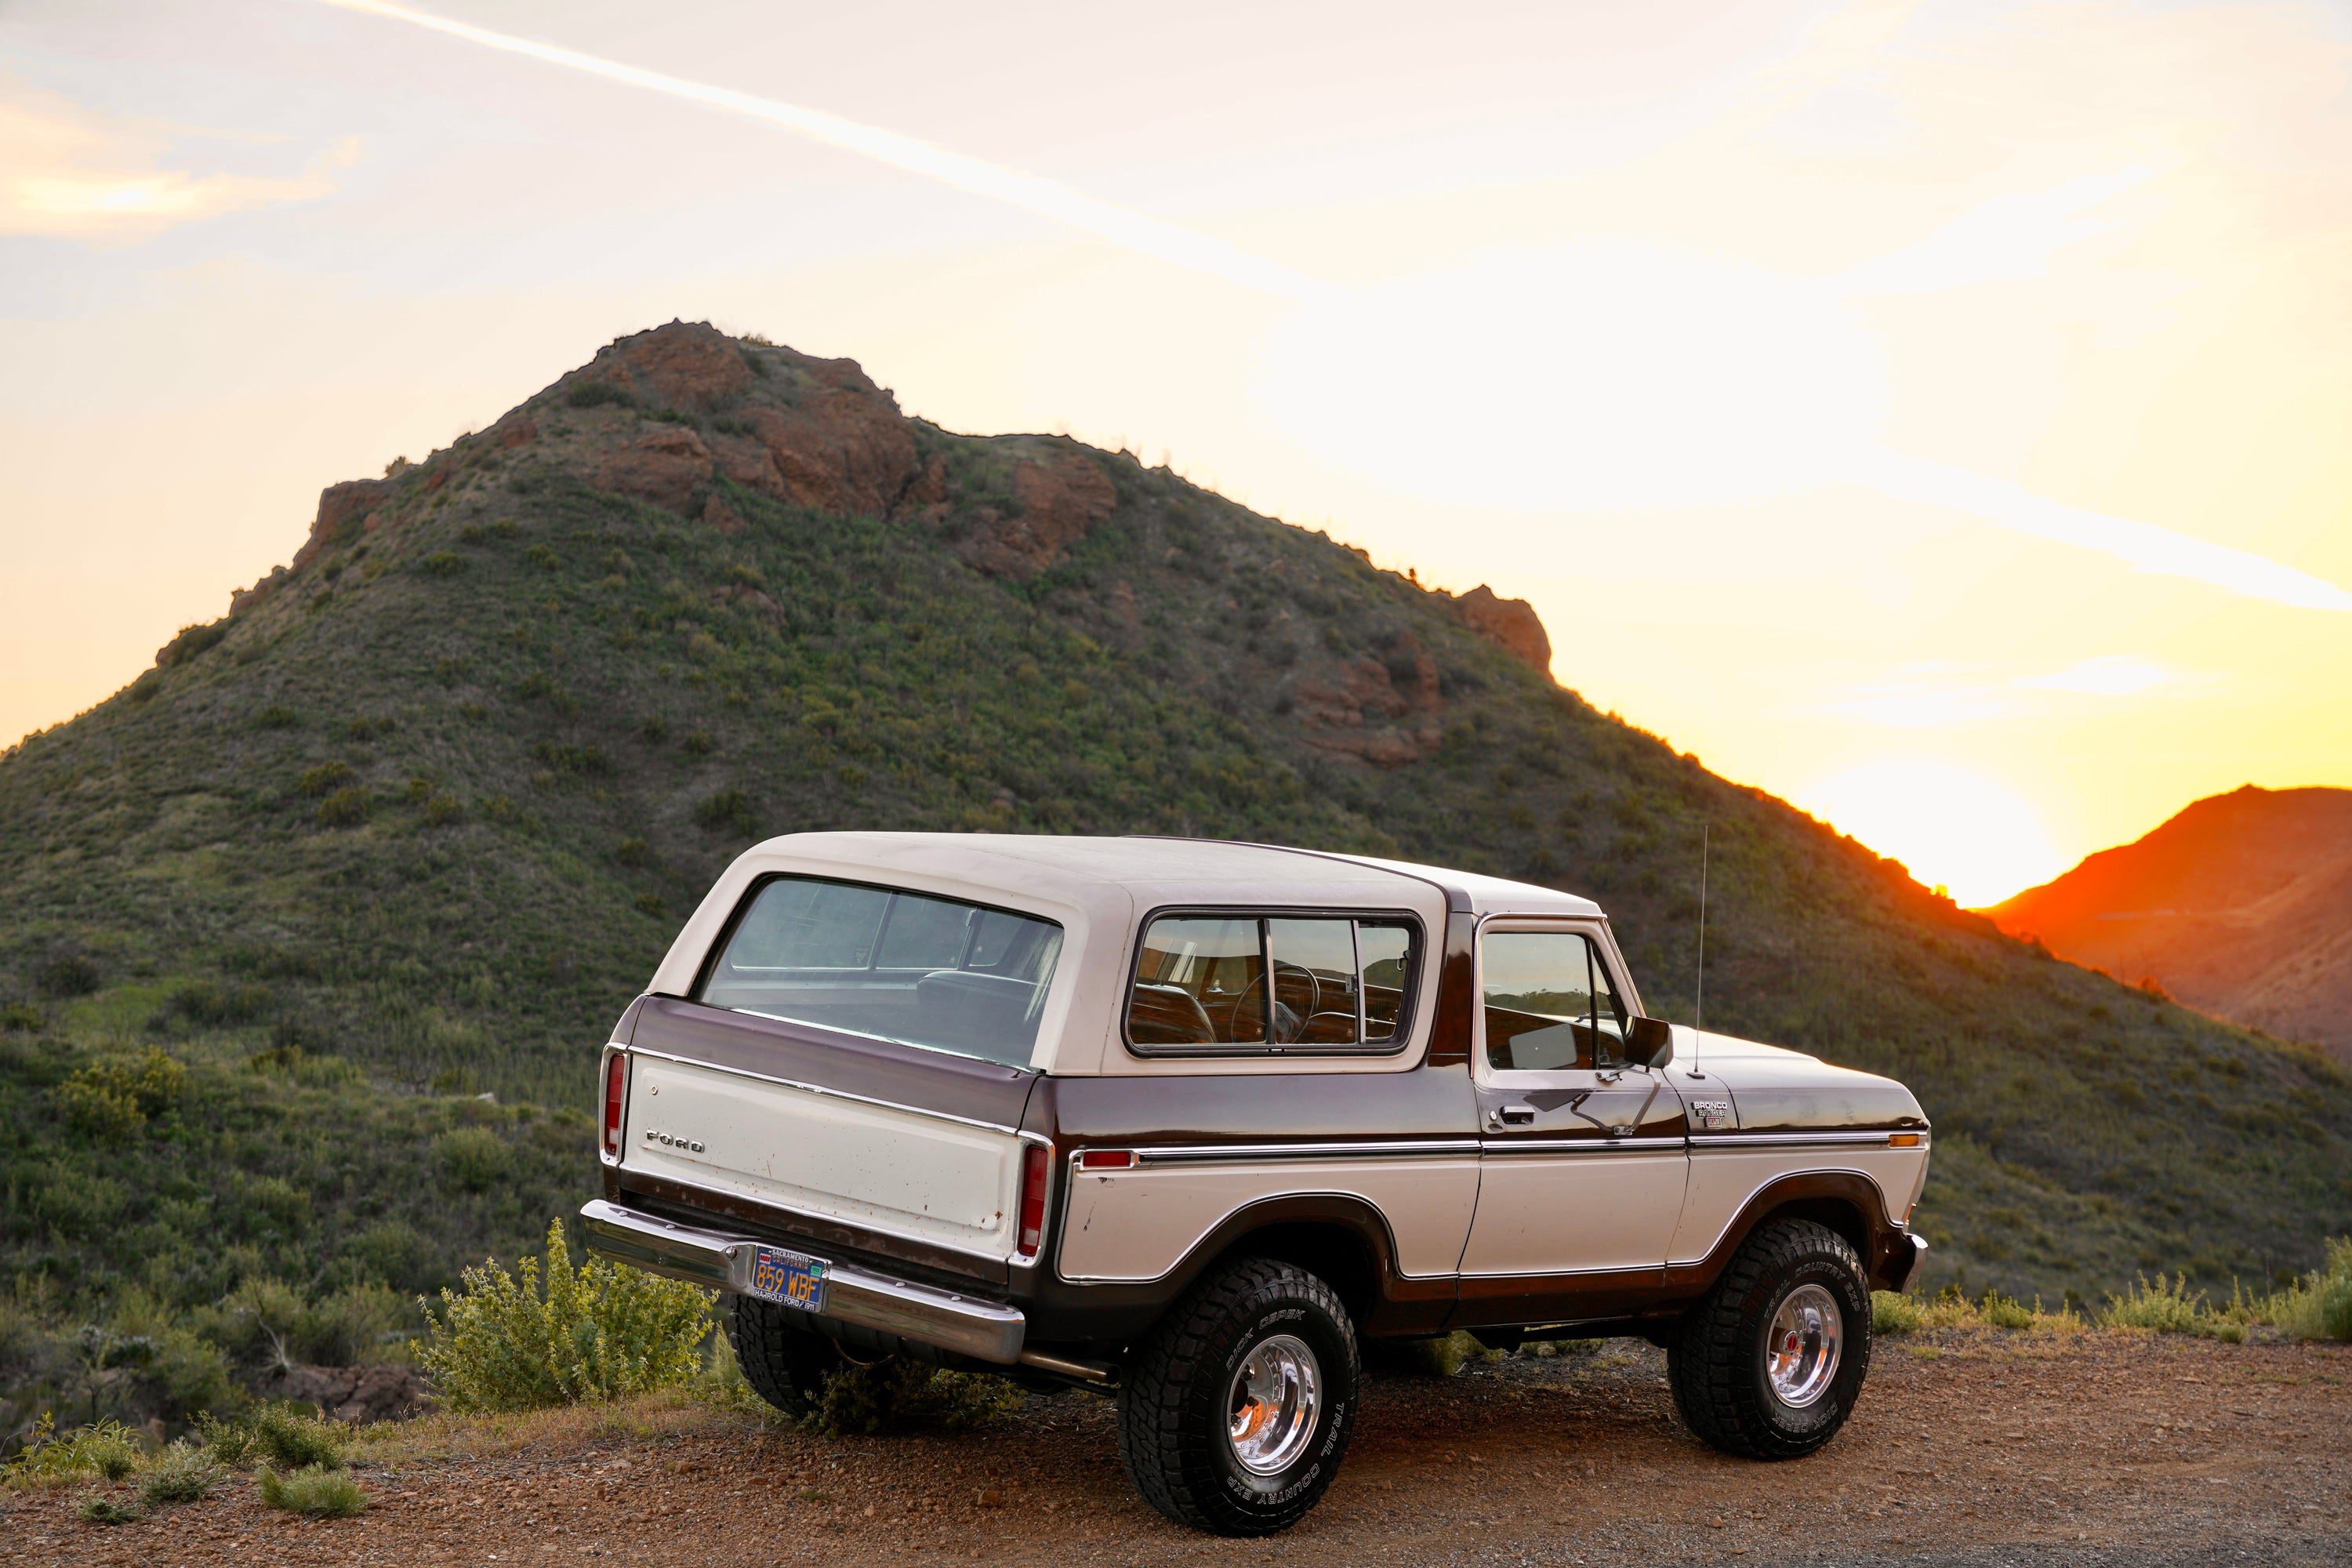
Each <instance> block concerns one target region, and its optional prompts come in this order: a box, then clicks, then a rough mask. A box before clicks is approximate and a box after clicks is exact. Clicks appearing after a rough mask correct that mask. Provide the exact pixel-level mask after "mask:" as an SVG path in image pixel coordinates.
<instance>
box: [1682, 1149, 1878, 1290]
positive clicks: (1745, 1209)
mask: <svg viewBox="0 0 2352 1568" xmlns="http://www.w3.org/2000/svg"><path fill="white" fill-rule="evenodd" d="M1783 1209H1788V1210H1792V1211H1793V1212H1794V1213H1795V1214H1797V1215H1800V1216H1801V1217H1803V1218H1806V1219H1811V1220H1818V1221H1819V1222H1820V1223H1822V1224H1823V1225H1826V1226H1829V1227H1830V1228H1831V1229H1832V1230H1833V1231H1836V1232H1837V1233H1838V1234H1839V1235H1841V1236H1843V1237H1845V1239H1846V1240H1847V1241H1848V1242H1849V1243H1851V1244H1852V1245H1853V1250H1854V1253H1855V1255H1856V1256H1857V1257H1859V1258H1861V1259H1862V1267H1863V1271H1864V1274H1865V1275H1867V1276H1868V1277H1869V1280H1870V1287H1871V1289H1874V1290H1889V1289H1900V1288H1901V1284H1902V1281H1903V1280H1904V1279H1905V1278H1906V1276H1907V1275H1908V1274H1909V1272H1910V1267H1911V1259H1912V1255H1913V1254H1912V1247H1911V1237H1910V1235H1909V1233H1908V1232H1906V1230H1905V1229H1904V1228H1903V1226H1902V1225H1901V1224H1900V1223H1898V1222H1897V1221H1896V1220H1895V1218H1894V1216H1893V1215H1889V1214H1888V1213H1887V1212H1886V1204H1885V1198H1884V1196H1883V1195H1882V1194H1880V1192H1879V1187H1878V1184H1877V1183H1876V1182H1874V1181H1873V1180H1871V1179H1870V1177H1868V1176H1866V1175H1864V1173H1862V1172H1860V1171H1798V1172H1793V1173H1790V1174H1788V1175H1785V1176H1776V1177H1774V1178H1773V1179H1772V1180H1771V1181H1769V1182H1768V1183H1766V1184H1764V1185H1763V1186H1762V1187H1759V1189H1757V1191H1756V1192H1755V1194H1753V1195H1752V1196H1750V1197H1749V1198H1748V1202H1747V1203H1746V1205H1743V1206H1742V1207H1741V1208H1740V1211H1739V1213H1738V1215H1735V1216H1733V1218H1732V1221H1731V1223H1730V1224H1729V1225H1727V1226H1724V1229H1723V1234H1722V1235H1721V1236H1719V1237H1717V1238H1716V1242H1715V1245H1714V1247H1711V1248H1709V1249H1708V1251H1707V1254H1706V1257H1705V1258H1699V1259H1697V1260H1696V1261H1693V1262H1682V1263H1677V1262H1673V1261H1669V1262H1668V1263H1667V1265H1666V1275H1665V1289H1664V1294H1665V1295H1666V1296H1667V1297H1669V1298H1675V1299H1681V1300H1689V1299H1692V1298H1696V1297H1698V1296H1701V1295H1704V1294H1705V1293H1706V1289H1707V1288H1708V1287H1709V1286H1711V1285H1713V1284H1714V1283H1715V1281H1716V1279H1717V1276H1718V1275H1720V1274H1721V1273H1722V1272H1723V1271H1724V1269H1725V1268H1727V1266H1729V1264H1730V1262H1731V1258H1732V1255H1733V1254H1734V1253H1736V1252H1738V1250H1739V1248H1740V1247H1741V1246H1742V1245H1744V1244H1745V1243H1746V1242H1747V1240H1748V1236H1749V1235H1750V1234H1751V1233H1752V1232H1753V1231H1754V1230H1755V1229H1756V1227H1757V1226H1759V1225H1761V1224H1763V1223H1764V1221H1765V1220H1766V1219H1767V1218H1769V1217H1770V1216H1771V1215H1773V1214H1775V1213H1777V1212H1779V1211H1780V1210H1783Z"/></svg>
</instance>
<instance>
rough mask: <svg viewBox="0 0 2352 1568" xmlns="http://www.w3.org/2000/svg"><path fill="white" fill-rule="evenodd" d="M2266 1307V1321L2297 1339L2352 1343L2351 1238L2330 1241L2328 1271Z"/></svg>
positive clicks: (2307, 1277)
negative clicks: (2273, 1323)
mask: <svg viewBox="0 0 2352 1568" xmlns="http://www.w3.org/2000/svg"><path fill="white" fill-rule="evenodd" d="M2263 1305H2264V1307H2265V1308H2266V1309H2267V1310H2266V1311H2265V1312H2264V1313H2263V1318H2264V1319H2266V1320H2267V1321H2272V1322H2275V1323H2276V1324H2277V1325H2278V1326H2279V1327H2280V1328H2283V1329H2284V1330H2285V1331H2287V1332H2288V1333H2291V1334H2293V1335H2294V1336H2295V1337H2296V1338H2297V1339H2304V1340H2347V1341H2352V1238H2344V1237H2337V1238H2331V1239H2330V1240H2329V1241H2328V1243H2327V1263H2326V1267H2325V1268H2320V1269H2317V1270H2315V1272H2313V1273H2311V1274H2307V1275H2305V1277H2304V1278H2303V1279H2302V1280H2301V1281H2300V1282H2298V1283H2297V1284H2296V1285H2294V1287H2293V1288H2292V1289H2286V1290H2283V1291H2281V1292H2279V1294H2277V1295H2276V1296H2273V1297H2272V1298H2271V1299H2270V1300H2269V1301H2267V1302H2265V1303H2264V1304H2263Z"/></svg>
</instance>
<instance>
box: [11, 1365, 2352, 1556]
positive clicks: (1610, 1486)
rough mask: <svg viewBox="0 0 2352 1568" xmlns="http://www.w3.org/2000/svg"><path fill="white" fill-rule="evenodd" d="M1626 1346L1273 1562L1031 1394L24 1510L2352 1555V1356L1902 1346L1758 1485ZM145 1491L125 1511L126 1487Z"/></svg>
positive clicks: (1383, 1436)
mask: <svg viewBox="0 0 2352 1568" xmlns="http://www.w3.org/2000/svg"><path fill="white" fill-rule="evenodd" d="M1664 1372H1665V1366H1664V1358H1663V1357H1662V1356H1661V1355H1660V1354H1659V1353H1658V1352H1655V1351H1654V1350H1652V1349H1650V1348H1649V1347H1648V1346H1646V1345H1642V1344H1639V1343H1637V1342H1626V1341H1612V1342H1610V1343H1609V1344H1608V1345H1607V1346H1606V1347H1604V1348H1603V1350H1602V1351H1601V1353H1599V1354H1597V1355H1591V1356H1565V1357H1558V1358H1546V1359H1538V1358H1536V1357H1533V1356H1527V1355H1522V1356H1517V1357H1512V1358H1508V1359H1506V1360H1503V1361H1500V1362H1497V1363H1492V1364H1489V1365H1487V1366H1485V1367H1482V1368H1479V1369H1476V1370H1475V1371H1473V1372H1470V1373H1465V1374H1464V1375H1462V1376H1460V1377H1456V1378H1453V1379H1450V1380H1445V1381H1438V1380H1434V1379H1428V1378H1414V1377H1407V1376H1401V1375H1381V1376H1379V1377H1377V1378H1375V1379H1374V1381H1373V1382H1372V1383H1371V1384H1370V1387H1369V1389H1368V1391H1367V1396H1366V1399H1365V1403H1364V1408H1363V1415H1362V1418H1361V1421H1360V1425H1359V1426H1358V1428H1357V1434H1356V1437H1355V1443H1354V1447H1353V1448H1352V1449H1351V1451H1350V1452H1349V1456H1348V1459H1347V1462H1346V1465H1345V1468H1343V1469H1342V1471H1341V1473H1340V1477H1339V1481H1338V1483H1337V1484H1336V1485H1335V1486H1334V1487H1333V1488H1332V1489H1331V1491H1330V1493H1329V1494H1328V1496H1327V1497H1326V1498H1325V1500H1324V1501H1323V1505H1322V1506H1321V1507H1320V1508H1319V1509H1318V1510H1316V1512H1315V1513H1314V1514H1313V1515H1311V1516H1310V1517H1309V1518H1308V1519H1307V1521H1306V1522H1305V1523H1304V1524H1302V1525H1300V1526H1299V1527H1298V1528H1297V1529H1296V1530H1294V1531H1290V1532H1289V1533H1288V1534H1286V1535H1284V1536H1280V1537H1276V1538H1275V1539H1273V1540H1271V1541H1265V1542H1225V1541H1218V1540H1214V1539H1213V1538H1210V1537H1206V1536H1202V1535H1196V1534H1193V1533H1192V1532H1191V1531H1185V1530H1182V1529H1180V1528H1178V1527H1177V1526H1175V1525H1172V1524H1170V1523H1169V1522H1168V1521H1165V1520H1162V1519H1161V1518H1160V1516H1159V1515H1157V1514H1155V1513H1153V1512H1151V1511H1150V1510H1149V1509H1147V1508H1145V1507H1144V1506H1143V1505H1142V1504H1141V1503H1139V1501H1137V1500H1135V1498H1134V1496H1133V1495H1132V1494H1131V1493H1130V1492H1129V1489H1128V1487H1127V1483H1126V1480H1125V1478H1124V1477H1123V1476H1122V1475H1121V1473H1120V1471H1119V1467H1118V1450H1117V1447H1116V1444H1115V1442H1114V1439H1113V1433H1112V1410H1111V1406H1110V1405H1109V1404H1108V1402H1106V1401H1103V1400H1100V1399H1091V1398H1086V1397H1080V1396H1064V1397H1057V1398H1050V1399H1034V1400H1032V1401H1030V1402H1029V1404H1028V1405H1027V1406H1026V1407H1025V1408H1024V1410H1023V1411H1022V1412H1021V1413H1020V1414H1019V1415H1016V1416H1014V1417H1013V1418H1011V1419H1009V1420H1007V1421H1005V1422H1003V1424H1001V1425H999V1426H995V1427H992V1428H991V1429H989V1430H988V1431H986V1432H983V1433H979V1434H970V1435H965V1436H946V1435H926V1436H896V1437H886V1438H856V1439H846V1440H841V1441H830V1442H828V1441H824V1440H820V1439H817V1438H814V1437H810V1436H804V1435H802V1434H800V1433H798V1432H793V1431H772V1430H762V1429H761V1428H760V1427H759V1426H758V1425H757V1424H756V1423H754V1422H752V1421H751V1420H749V1419H748V1418H746V1417H743V1416H741V1415H734V1414H728V1413H717V1412H711V1411H707V1410H705V1409H703V1408H702V1407H700V1406H697V1405H691V1404H689V1403H687V1402H683V1401H660V1400H656V1401H647V1402H642V1403H640V1404H639V1405H635V1406H630V1407H625V1408H624V1409H621V1410H617V1411H613V1412H604V1413H594V1412H586V1411H567V1412H557V1413H551V1414H549V1415H543V1416H537V1417H530V1418H525V1419H520V1420H518V1421H513V1422H509V1423H492V1424H482V1423H473V1424H462V1423H456V1422H450V1421H446V1420H440V1419H436V1420H429V1421H426V1422H421V1423H417V1424H415V1426H414V1427H412V1428H410V1429H408V1430H407V1431H406V1432H404V1434H403V1435H402V1436H399V1437H398V1438H396V1439H394V1440H391V1441H389V1442H380V1443H377V1444H373V1445H370V1446H369V1447H368V1449H367V1455H368V1457H367V1458H363V1459H362V1465H361V1468H360V1472H359V1473H360V1477H361V1479H362V1481H363V1482H364V1483H365V1484H366V1485H367V1487H368V1488H369V1489H370V1491H371V1492H372V1493H373V1497H374V1499H375V1500H374V1503H373V1506H372V1507H371V1508H370V1510H368V1512H367V1513H366V1514H364V1515H363V1516H362V1517H360V1518H358V1519H354V1520H347V1521H322V1522H306V1521H297V1520H293V1519H289V1518H288V1517H287V1516H285V1515H283V1514H277V1513H272V1512H271V1511H270V1510H267V1509H265V1508H263V1507H261V1506H260V1504H259V1503H258V1501H257V1499H256V1498H255V1496H254V1491H253V1487H252V1485H251V1483H250V1482H249V1481H247V1480H245V1479H239V1480H237V1481H236V1482H234V1483H233V1484H232V1485H231V1486H229V1487H228V1488H227V1489H225V1491H224V1493H223V1495H222V1496H220V1497H218V1498H215V1499H214V1500H209V1501H206V1502H202V1503H195V1504H190V1505H187V1506H185V1507H181V1508H173V1509H167V1510H162V1511H161V1512H159V1513H158V1514H156V1515H155V1516H153V1517H152V1518H150V1519H148V1520H146V1521H142V1522H140V1523H136V1524H129V1525H121V1526H116V1527H111V1528H110V1527H107V1526H103V1525H98V1524H91V1523H86V1522H84V1521H81V1520H80V1519H79V1518H78V1517H76V1515H75V1513H74V1503H75V1501H76V1500H77V1499H78V1497H79V1495H80V1494H79V1492H77V1491H71V1490H67V1491H56V1492H47V1493H21V1492H20V1493H13V1494H0V1540H5V1542H7V1543H8V1551H7V1552H6V1554H5V1555H6V1556H7V1557H8V1559H9V1560H10V1561H12V1562H16V1563H68V1562H70V1563H75V1564H100V1563H113V1564H122V1565H124V1568H130V1565H132V1564H136V1565H137V1568H175V1565H178V1564H199V1563H202V1564H214V1563H268V1564H271V1565H273V1568H275V1565H277V1564H281V1563H282V1564H294V1563H386V1564H406V1563H418V1564H424V1563H432V1564H441V1563H452V1564H469V1565H470V1564H483V1565H487V1564H491V1563H495V1564H498V1565H499V1568H508V1565H509V1564H517V1565H520V1564H537V1563H591V1564H593V1563H602V1562H604V1561H605V1560H608V1559H620V1560H624V1561H626V1562H628V1563H677V1564H688V1563H697V1564H699V1563H709V1564H724V1565H728V1568H734V1565H738V1564H741V1565H766V1564H778V1563H844V1564H848V1563H856V1564H859V1565H863V1564H867V1563H938V1562H941V1561H975V1560H976V1561H980V1562H984V1563H1056V1564H1060V1563H1139V1564H1161V1563H1167V1564H1187V1563H1202V1564H1211V1563H1214V1564H1225V1563H1236V1562H1239V1563H1265V1564H1279V1565H1282V1568H1294V1565H1296V1568H1305V1565H1307V1564H1321V1563H1332V1564H1355V1563H1389V1562H1394V1563H1410V1564H1413V1565H1414V1568H1421V1565H1423V1564H1444V1563H1463V1564H1473V1563H1475V1564H1489V1563H1492V1564H1518V1563H1530V1564H1534V1563H1541V1564H1547V1565H1550V1564H1594V1565H1598V1564H1616V1563H1627V1564H1641V1565H1643V1568H1651V1565H1654V1564H1664V1563H1737V1564H1740V1565H1741V1568H1748V1565H1751V1564H1752V1565H1757V1568H1764V1565H1781V1564H1785V1565H1789V1568H1797V1565H1800V1564H1829V1563H1839V1564H1863V1563H1868V1564H1879V1563H1886V1564H1894V1563H1901V1564H1904V1565H1905V1568H2078V1565H2079V1568H2093V1565H2096V1568H2147V1565H2161V1568H2172V1565H2176V1564H2207V1563H2214V1564H2225V1563H2227V1564H2234V1563H2282V1564H2286V1563H2292V1564H2317V1563H2332V1564H2341V1563H2352V1350H2347V1349H2345V1348H2341V1347H2329V1348H2320V1347H2313V1346H2289V1345H2224V1344H2217V1343H2212V1342H2199V1341H2191V1340H2184V1339H2178V1338H2171V1337H2154V1336H2147V1335H2139V1334H2122V1333H2085V1334H2079V1335H2074V1336H2048V1335H2032V1334H2024V1333H2018V1334H2007V1333H2000V1332H1992V1331H1987V1332H1979V1333H1972V1334H1944V1335H1923V1336H1917V1337H1914V1338H1908V1339H1903V1340H1892V1341H1882V1342H1880V1343H1879V1345H1878V1347H1877V1356H1876V1364H1875V1365H1874V1367H1873V1369H1872V1372H1871V1376H1870V1382H1869V1384H1868V1386H1867V1388H1866V1389H1865V1391H1864V1395H1863V1401H1862V1405H1861V1408H1860V1409H1859V1411H1858V1412H1857V1414H1856V1416H1855V1418H1854V1420H1853V1424H1852V1425H1850V1426H1848V1427H1847V1429H1846V1431H1845V1432H1844V1433H1843V1435H1842V1436H1840V1437H1839V1438H1838V1440H1837V1441H1836V1442H1834V1443H1832V1445H1831V1446H1830V1447H1828V1448H1827V1449H1825V1450H1823V1451H1822V1453H1821V1454H1819V1455H1816V1456H1815V1457H1813V1458H1811V1459H1807V1460H1802V1461H1799V1462H1795V1463H1790V1464H1780V1465H1761V1464H1751V1463H1747V1462H1743V1461H1739V1460H1734V1459H1727V1458H1723V1457H1721V1456H1719V1455H1717V1454H1715V1453H1714V1452H1712V1451H1711V1450H1709V1449H1706V1448H1705V1447H1701V1446H1700V1445H1699V1444H1698V1443H1697V1442H1696V1441H1695V1440H1694V1439H1693V1438H1692V1437H1691V1436H1689V1435H1688V1434H1687V1433H1685V1431H1684V1430H1683V1428H1682V1426H1680V1424H1679V1423H1678V1422H1677V1421H1676V1420H1675V1415H1674V1407H1673V1404H1672V1402H1671V1400H1670V1398H1669V1397H1668V1395H1667V1393H1666V1389H1665V1385H1664ZM128 1495H129V1493H128V1489H124V1492H123V1496H124V1497H125V1499H126V1500H127V1498H128Z"/></svg>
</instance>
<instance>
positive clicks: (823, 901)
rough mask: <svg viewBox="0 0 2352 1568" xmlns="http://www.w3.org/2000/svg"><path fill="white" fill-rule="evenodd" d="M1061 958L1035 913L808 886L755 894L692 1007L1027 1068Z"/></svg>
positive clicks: (775, 883)
mask: <svg viewBox="0 0 2352 1568" xmlns="http://www.w3.org/2000/svg"><path fill="white" fill-rule="evenodd" d="M1061 955H1062V928H1061V927H1060V926H1059V925H1056V924H1055V922H1054V921H1043V920H1039V919H1037V918H1036V917H1035V916H1034V915H1021V914H1014V913H1013V912H1012V911H1011V910H998V909H990V908H988V907H987V906H985V905H982V904H968V903H965V902H963V901H962V900H957V899H942V898H939V897H937V896H935V895H933V894H929V893H909V892H902V891H898V890H897V889H890V888H875V887H868V886H866V885H865V884H862V883H857V882H835V881H827V880H824V879H819V878H815V877H778V878H774V879H772V880H770V881H767V882H764V883H762V884H761V886H760V889H759V890H758V891H757V892H755V893H754V894H753V895H752V896H751V903H750V904H749V905H748V906H746V908H745V909H744V910H743V913H742V914H741V916H740V918H739V919H738V920H737V921H736V922H735V927H734V930H733V931H731V932H730V933H729V935H728V938H727V945H726V946H725V948H723V949H722V950H721V951H720V952H719V957H718V959H717V960H716V961H715V962H714V963H712V964H711V965H710V969H709V973H707V974H706V975H705V976H704V977H703V981H702V984H701V986H700V987H699V989H698V990H697V992H696V993H695V997H694V999H695V1000H696V1001H698V1002H701V1003H704V1004H707V1005H709V1006H713V1007H725V1008H727V1009H729V1010H730V1011H732V1012H737V1013H751V1014H755V1015H757V1016H760V1017H762V1018H780V1019H784V1020H787V1021H789V1022H792V1023H795V1024H815V1025H818V1026H822V1027H824V1028H827V1029H839V1030H842V1031H845V1033H849V1034H854V1035H866V1036H870V1037H873V1038H875V1039H877V1040H892V1041H895V1042H897V1043H898V1044H899V1045H905V1046H921V1047H925V1048H927V1049H929V1050H935V1051H953V1052H955V1053H956V1054H957V1055H959V1056H967V1057H980V1058H984V1059H986V1060H988V1061H992V1062H1003V1063H1004V1064H1005V1065H1007V1066H1008V1067H1026V1066H1028V1065H1029V1058H1030V1057H1031V1056H1032V1055H1033V1054H1034V1052H1035V1050H1036V1047H1037V1020H1038V1017H1039V1016H1040V1015H1041V1014H1042V1013H1043V1012H1044V1011H1045V993H1046V991H1047V990H1048V988H1050V987H1051V986H1052V984H1053V981H1054V965H1055V963H1056V962H1058V961H1059V960H1060V958H1061Z"/></svg>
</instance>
